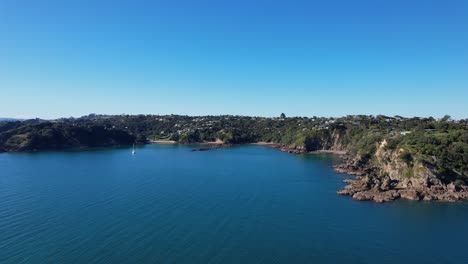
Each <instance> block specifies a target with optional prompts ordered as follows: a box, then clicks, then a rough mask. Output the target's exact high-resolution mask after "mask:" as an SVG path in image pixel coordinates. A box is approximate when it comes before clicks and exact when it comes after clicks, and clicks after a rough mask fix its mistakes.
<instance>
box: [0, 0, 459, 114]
mask: <svg viewBox="0 0 468 264" xmlns="http://www.w3.org/2000/svg"><path fill="white" fill-rule="evenodd" d="M97 2H99V3H97ZM281 112H285V113H286V114H287V115H288V116H295V115H299V116H313V115H317V116H341V115H346V114H388V115H403V116H434V117H440V116H442V115H444V114H450V115H452V117H454V118H467V117H468V1H466V0H450V1H443V0H438V1H433V0H411V1H410V0H404V1H403V0H401V1H400V0H391V1H390V0H367V1H363V0H353V1H350V0H343V1H336V0H332V1H293V0H288V1H286V0H285V1H262V0H256V1H253V0H235V1H233V0H230V1H222V0H217V1H204V0H196V1H195V0H192V1H178V0H167V1H157V0H156V1H136V0H132V1H118V0H113V1H97V0H93V1H89V0H79V1H76V0H74V1H66V0H55V1H47V0H45V1H37V0H31V1H24V0H9V1H7V0H0V117H19V118H25V117H26V118H29V117H42V118H55V117H68V116H81V115H84V114H88V113H103V114H120V113H128V114H138V113H144V114H171V113H174V114H189V115H203V114H216V115H217V114H242V115H261V116H277V115H279V114H280V113H281Z"/></svg>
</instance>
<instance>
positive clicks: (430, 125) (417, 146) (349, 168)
mask: <svg viewBox="0 0 468 264" xmlns="http://www.w3.org/2000/svg"><path fill="white" fill-rule="evenodd" d="M151 142H163V143H181V144H185V143H189V144H195V143H196V144H198V143H205V144H207V145H206V146H205V147H201V148H197V149H193V150H194V151H206V150H212V149H218V148H220V147H221V146H230V145H234V144H249V143H256V144H261V145H267V146H271V147H274V148H278V149H280V150H283V151H286V152H289V153H295V154H306V153H332V154H340V155H341V156H342V160H343V163H342V164H341V165H339V166H336V168H335V169H336V170H337V171H338V172H340V173H346V174H350V175H355V178H350V179H346V180H345V182H347V183H348V184H349V185H348V186H346V187H345V188H344V189H343V190H340V191H338V194H340V195H349V196H351V197H352V198H353V199H356V200H360V201H374V202H388V201H393V200H396V199H408V200H426V201H444V202H454V201H460V200H466V199H468V187H467V186H468V119H462V120H452V119H451V118H450V117H449V116H445V117H444V118H441V119H435V118H431V117H429V118H418V117H414V118H405V117H401V116H393V117H390V116H383V115H378V116H366V115H350V116H345V117H340V118H324V117H315V116H314V117H286V116H285V115H284V114H282V115H281V116H279V117H277V118H266V117H255V116H254V117H250V116H231V115H224V116H182V115H96V114H91V115H88V116H83V117H80V118H62V119H56V120H41V119H32V120H21V121H19V120H3V121H0V152H15V151H40V150H50V149H66V148H92V147H103V146H126V145H131V144H135V143H136V144H147V143H151Z"/></svg>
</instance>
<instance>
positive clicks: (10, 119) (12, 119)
mask: <svg viewBox="0 0 468 264" xmlns="http://www.w3.org/2000/svg"><path fill="white" fill-rule="evenodd" d="M23 120H24V119H18V118H8V117H0V122H2V121H6V122H12V121H23Z"/></svg>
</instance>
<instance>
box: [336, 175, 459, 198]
mask: <svg viewBox="0 0 468 264" xmlns="http://www.w3.org/2000/svg"><path fill="white" fill-rule="evenodd" d="M344 182H346V183H348V185H347V186H345V188H344V189H343V190H339V191H338V192H337V193H338V194H340V195H349V196H351V197H353V199H355V200H358V201H374V202H378V203H383V202H389V201H393V200H396V199H406V200H412V201H419V200H424V201H441V202H456V201H460V200H465V199H468V187H466V186H456V185H455V184H453V183H451V184H448V185H443V184H442V183H441V182H440V181H438V182H435V183H437V185H433V183H431V182H429V183H427V184H425V183H422V182H421V181H417V182H418V183H419V184H415V185H412V184H411V183H410V184H407V185H406V186H407V187H405V188H402V187H401V186H402V185H401V184H399V183H397V182H395V181H394V180H391V179H390V178H389V177H384V178H383V179H379V178H377V177H376V176H364V177H360V176H358V177H356V178H355V179H345V180H344Z"/></svg>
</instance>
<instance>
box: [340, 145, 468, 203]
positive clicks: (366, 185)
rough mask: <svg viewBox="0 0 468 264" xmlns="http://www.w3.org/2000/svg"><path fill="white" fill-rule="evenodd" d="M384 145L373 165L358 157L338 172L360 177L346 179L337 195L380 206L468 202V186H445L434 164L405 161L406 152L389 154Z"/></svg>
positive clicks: (396, 151)
mask: <svg viewBox="0 0 468 264" xmlns="http://www.w3.org/2000/svg"><path fill="white" fill-rule="evenodd" d="M385 144H386V142H385V141H383V142H382V143H381V145H380V146H379V148H378V149H377V151H376V153H375V156H374V157H373V159H372V160H371V161H370V162H369V161H363V159H362V157H359V156H356V157H354V158H353V159H351V158H347V159H345V160H344V163H343V164H341V165H339V166H337V167H336V168H335V169H336V170H337V171H338V172H340V173H346V174H351V175H356V176H357V177H356V178H355V179H346V180H345V182H346V183H348V185H347V186H346V187H345V188H344V189H343V190H340V191H338V194H340V195H349V196H352V197H353V199H355V200H359V201H374V202H379V203H381V202H388V201H393V200H396V199H406V200H413V201H419V200H424V201H443V202H455V201H460V200H465V199H468V186H466V185H464V184H463V182H458V183H457V184H455V183H454V182H449V183H444V182H443V181H442V180H441V177H440V175H438V173H437V172H436V171H435V169H434V167H433V166H431V164H429V163H427V162H422V161H413V160H409V159H406V160H402V158H401V156H402V153H403V152H404V150H402V149H399V150H386V149H385Z"/></svg>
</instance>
